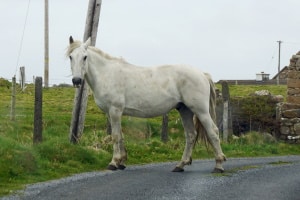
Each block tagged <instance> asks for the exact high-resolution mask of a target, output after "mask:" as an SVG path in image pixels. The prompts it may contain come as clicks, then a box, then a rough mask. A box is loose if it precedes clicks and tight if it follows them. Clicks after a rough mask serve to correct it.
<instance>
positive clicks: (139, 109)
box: [123, 99, 178, 118]
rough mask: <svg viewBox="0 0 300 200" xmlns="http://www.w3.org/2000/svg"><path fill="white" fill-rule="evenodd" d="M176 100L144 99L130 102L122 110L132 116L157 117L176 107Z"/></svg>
mask: <svg viewBox="0 0 300 200" xmlns="http://www.w3.org/2000/svg"><path fill="white" fill-rule="evenodd" d="M177 104H178V101H177V100H176V99H165V100H162V99H159V100H158V99H152V101H150V100H149V99H147V100H145V101H139V102H136V103H135V104H132V102H131V103H130V104H129V105H126V106H125V108H124V111H123V114H124V115H129V116H134V117H144V118H148V117H157V116H161V115H164V114H166V113H168V112H169V111H170V110H172V109H173V108H175V107H176V105H177Z"/></svg>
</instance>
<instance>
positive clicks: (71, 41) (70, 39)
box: [69, 36, 74, 44]
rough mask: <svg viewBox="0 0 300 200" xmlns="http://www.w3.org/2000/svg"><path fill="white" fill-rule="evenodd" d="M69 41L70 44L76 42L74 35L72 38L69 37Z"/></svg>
mask: <svg viewBox="0 0 300 200" xmlns="http://www.w3.org/2000/svg"><path fill="white" fill-rule="evenodd" d="M69 42H70V44H72V43H73V42H74V40H73V37H72V36H70V38H69Z"/></svg>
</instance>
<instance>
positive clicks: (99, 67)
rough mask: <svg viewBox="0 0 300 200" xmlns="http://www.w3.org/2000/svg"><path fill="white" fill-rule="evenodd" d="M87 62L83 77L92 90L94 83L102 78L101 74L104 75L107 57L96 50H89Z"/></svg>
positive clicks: (97, 82) (97, 83) (96, 83)
mask: <svg viewBox="0 0 300 200" xmlns="http://www.w3.org/2000/svg"><path fill="white" fill-rule="evenodd" d="M89 57H90V60H89V63H88V68H87V73H86V76H85V79H86V80H87V82H88V84H89V86H90V88H91V89H92V90H93V92H94V88H93V87H96V85H99V82H101V81H102V80H103V76H106V71H107V70H106V69H105V68H106V67H107V63H108V61H107V59H106V58H104V57H102V56H101V55H98V54H97V53H96V52H93V51H89Z"/></svg>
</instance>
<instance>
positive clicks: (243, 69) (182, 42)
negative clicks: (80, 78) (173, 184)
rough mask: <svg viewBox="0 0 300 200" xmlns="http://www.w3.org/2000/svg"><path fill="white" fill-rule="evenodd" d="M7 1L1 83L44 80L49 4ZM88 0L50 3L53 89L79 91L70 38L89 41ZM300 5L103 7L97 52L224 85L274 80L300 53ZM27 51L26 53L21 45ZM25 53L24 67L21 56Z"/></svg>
mask: <svg viewBox="0 0 300 200" xmlns="http://www.w3.org/2000/svg"><path fill="white" fill-rule="evenodd" d="M28 2H29V0H1V3H0V25H1V32H0V33H1V37H0V44H1V45H0V54H1V59H0V77H3V78H6V79H11V77H13V76H14V75H15V74H16V77H17V78H19V67H20V66H25V69H26V80H27V81H28V82H32V77H33V76H43V74H44V39H43V38H44V1H43V0H30V4H29V12H28V18H27V23H26V26H25V32H24V33H25V34H24V37H23V43H21V38H22V32H23V27H24V24H25V18H26V11H27V7H28ZM87 7H88V1H83V0H72V1H70V0H59V1H58V0H49V31H50V32H49V43H50V46H49V54H50V62H49V83H50V85H52V84H58V83H69V84H71V70H70V64H69V61H68V59H66V58H65V50H66V47H67V46H68V38H69V36H70V35H72V36H73V37H74V38H75V39H79V40H82V38H83V33H84V25H85V19H86V14H87V13H86V12H87ZM299 9H300V1H299V0H243V1H240V0H210V1H204V0H186V1H182V0H181V1H179V0H151V1H149V0H147V1H146V0H126V1H125V0H102V8H101V14H100V22H99V29H98V37H97V44H96V47H98V48H100V49H102V50H103V51H105V52H107V53H109V54H111V55H112V56H117V57H123V58H124V59H125V60H127V61H128V62H130V63H132V64H135V65H140V66H154V65H162V64H189V65H192V66H195V67H197V68H199V69H201V70H203V71H205V72H209V73H210V74H211V75H212V77H213V79H214V81H218V80H220V79H233V80H235V79H237V80H239V79H255V75H256V73H259V72H262V71H264V72H265V73H269V74H271V75H270V77H271V78H272V77H273V76H274V75H275V74H276V73H277V68H278V43H277V41H278V40H282V41H283V43H282V48H281V50H282V51H281V68H283V67H284V66H286V65H289V59H290V58H291V56H292V55H293V54H296V53H297V52H298V51H299V50H300V35H299V33H300V17H299ZM21 44H22V48H21V50H20V46H21ZM19 51H20V56H19V61H18V54H19Z"/></svg>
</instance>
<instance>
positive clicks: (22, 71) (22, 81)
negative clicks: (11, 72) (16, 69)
mask: <svg viewBox="0 0 300 200" xmlns="http://www.w3.org/2000/svg"><path fill="white" fill-rule="evenodd" d="M20 87H21V89H22V92H24V91H25V88H26V87H25V67H24V66H23V67H20Z"/></svg>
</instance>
